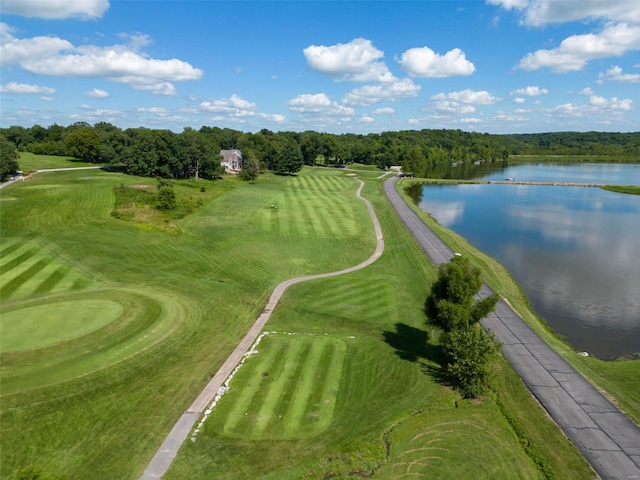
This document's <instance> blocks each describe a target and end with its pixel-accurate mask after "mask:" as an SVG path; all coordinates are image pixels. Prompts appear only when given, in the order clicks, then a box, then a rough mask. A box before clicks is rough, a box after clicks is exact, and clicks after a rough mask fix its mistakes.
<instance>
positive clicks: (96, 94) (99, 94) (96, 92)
mask: <svg viewBox="0 0 640 480" xmlns="http://www.w3.org/2000/svg"><path fill="white" fill-rule="evenodd" d="M85 95H86V96H87V97H91V98H107V97H108V96H109V95H110V94H109V92H107V91H106V90H102V89H101V88H94V89H93V90H89V91H88V92H86V93H85Z"/></svg>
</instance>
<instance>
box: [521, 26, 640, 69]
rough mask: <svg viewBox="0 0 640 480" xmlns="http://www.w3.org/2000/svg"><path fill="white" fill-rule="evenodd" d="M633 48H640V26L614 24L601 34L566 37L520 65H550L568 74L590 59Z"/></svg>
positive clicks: (616, 54) (522, 61)
mask: <svg viewBox="0 0 640 480" xmlns="http://www.w3.org/2000/svg"><path fill="white" fill-rule="evenodd" d="M630 50H640V25H629V24H626V23H619V24H615V25H614V24H610V25H607V26H606V27H605V28H604V29H603V30H602V31H600V32H598V33H588V34H585V35H572V36H570V37H568V38H565V39H564V40H563V41H562V42H561V43H560V45H559V46H558V47H557V48H553V49H549V50H546V49H542V50H537V51H536V52H533V53H529V54H527V55H526V56H525V57H524V58H523V59H522V60H520V63H519V65H518V66H519V68H521V69H523V70H537V69H539V68H550V69H551V71H553V72H555V73H566V72H570V71H576V70H582V69H583V68H584V66H585V65H586V64H587V62H589V61H590V60H595V59H598V58H607V57H612V56H620V55H623V54H624V53H625V52H627V51H630Z"/></svg>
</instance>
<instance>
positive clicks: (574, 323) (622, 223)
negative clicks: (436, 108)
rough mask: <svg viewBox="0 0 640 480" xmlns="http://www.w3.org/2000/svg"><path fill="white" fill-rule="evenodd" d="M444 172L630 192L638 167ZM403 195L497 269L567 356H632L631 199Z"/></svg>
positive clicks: (547, 192) (447, 190)
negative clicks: (568, 348)
mask: <svg viewBox="0 0 640 480" xmlns="http://www.w3.org/2000/svg"><path fill="white" fill-rule="evenodd" d="M471 167H474V166H471ZM450 170H451V173H450V175H451V176H449V177H448V178H456V175H460V176H461V177H462V178H478V179H479V178H483V179H497V180H502V179H504V178H506V177H512V178H517V179H518V180H522V181H562V182H581V183H607V184H620V185H640V165H630V164H571V165H550V164H535V165H534V164H531V165H517V166H506V167H505V166H497V167H496V166H493V167H492V166H490V165H480V166H478V167H477V168H475V169H474V168H469V166H466V167H465V168H464V170H463V169H456V168H452V169H450ZM456 172H457V173H456ZM434 175H436V176H437V175H442V172H436V173H434ZM411 194H412V197H413V198H414V200H416V201H417V202H418V203H419V206H420V208H421V209H422V210H424V211H426V212H429V213H430V214H431V215H432V216H433V217H435V218H436V219H437V220H438V221H439V222H440V224H442V225H444V226H446V227H447V228H450V229H451V230H454V231H455V232H457V233H459V234H460V235H462V236H463V237H465V238H466V239H467V240H469V242H471V243H472V244H473V245H474V246H475V247H477V248H478V249H480V250H482V251H484V252H486V253H487V254H489V255H491V256H492V257H494V258H495V259H497V260H498V261H499V262H500V263H502V265H504V266H505V267H506V268H507V269H508V270H509V271H510V272H511V274H512V275H513V277H514V278H515V279H516V281H518V283H519V284H520V285H521V286H522V287H523V289H524V290H525V292H526V294H527V297H528V298H529V300H530V301H531V304H532V306H533V308H534V310H535V311H536V312H537V313H538V314H539V315H540V316H541V317H542V318H544V319H545V320H546V322H547V323H548V324H549V326H550V327H551V328H552V329H553V330H554V331H555V332H557V333H558V334H560V335H561V336H563V337H564V338H565V339H566V341H567V342H569V343H570V344H571V345H572V346H573V348H575V349H576V350H577V351H587V352H589V353H590V354H591V355H595V356H597V357H599V358H603V359H609V358H612V357H620V356H625V355H629V354H632V353H636V352H640V196H638V195H625V194H619V193H613V192H607V191H605V190H602V189H600V188H589V187H554V186H530V185H526V186H525V185H424V186H423V185H417V186H415V187H414V188H413V190H412V191H411Z"/></svg>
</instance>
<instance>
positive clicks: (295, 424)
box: [284, 339, 330, 436]
mask: <svg viewBox="0 0 640 480" xmlns="http://www.w3.org/2000/svg"><path fill="white" fill-rule="evenodd" d="M322 340H324V339H314V341H313V343H312V345H311V351H310V353H309V357H308V358H307V365H305V368H304V371H303V373H304V375H302V379H301V380H300V381H299V383H298V387H297V388H296V391H295V396H294V398H295V401H293V402H292V403H291V406H290V408H289V410H288V411H287V412H285V414H284V415H285V423H284V432H285V434H286V435H287V436H290V435H292V434H294V433H296V432H297V431H298V430H299V429H300V426H301V424H302V418H303V416H304V412H305V410H306V408H307V405H308V403H309V398H310V397H311V393H312V392H313V389H314V387H315V386H316V385H317V383H318V378H317V374H318V370H319V369H320V365H321V360H322V356H323V354H324V353H325V351H326V350H327V349H328V348H329V347H330V345H329V344H327V342H325V341H322Z"/></svg>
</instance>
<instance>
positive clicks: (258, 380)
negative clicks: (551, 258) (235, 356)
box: [222, 344, 284, 435]
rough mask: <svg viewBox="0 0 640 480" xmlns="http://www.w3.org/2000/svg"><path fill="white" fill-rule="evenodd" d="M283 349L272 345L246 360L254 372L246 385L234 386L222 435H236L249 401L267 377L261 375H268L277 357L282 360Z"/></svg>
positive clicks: (246, 411) (280, 346) (247, 409)
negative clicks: (234, 391) (234, 390)
mask: <svg viewBox="0 0 640 480" xmlns="http://www.w3.org/2000/svg"><path fill="white" fill-rule="evenodd" d="M283 348H284V346H283V345H282V344H280V345H274V346H273V347H271V348H269V349H267V351H266V352H264V353H263V352H260V353H259V354H258V355H257V356H254V357H253V358H251V359H249V360H248V362H251V363H252V364H253V366H254V367H255V371H254V372H253V375H252V376H251V377H250V378H249V379H248V380H247V381H246V383H243V384H242V385H237V384H234V389H236V388H237V393H234V397H233V400H234V402H233V408H232V409H231V411H230V412H229V414H228V415H227V417H226V420H227V421H226V422H225V423H224V426H223V427H222V432H223V433H225V434H228V435H234V434H236V433H237V432H236V428H237V427H238V423H239V422H240V420H243V419H244V418H245V416H246V415H245V414H246V413H248V412H249V407H250V405H251V401H252V400H253V399H254V398H255V397H256V394H257V393H258V391H259V390H260V388H261V387H262V386H263V383H264V382H265V378H267V376H265V375H263V374H264V373H267V375H268V372H269V370H271V369H272V367H273V364H274V362H275V360H276V358H277V357H280V358H284V356H283V355H282V350H283ZM255 362H258V363H255ZM245 368H246V365H245ZM260 372H262V373H260ZM239 380H240V379H236V383H237V382H238V381H239Z"/></svg>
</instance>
